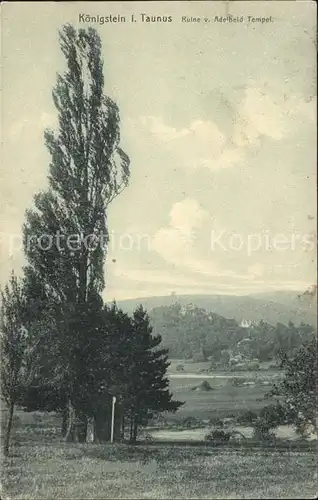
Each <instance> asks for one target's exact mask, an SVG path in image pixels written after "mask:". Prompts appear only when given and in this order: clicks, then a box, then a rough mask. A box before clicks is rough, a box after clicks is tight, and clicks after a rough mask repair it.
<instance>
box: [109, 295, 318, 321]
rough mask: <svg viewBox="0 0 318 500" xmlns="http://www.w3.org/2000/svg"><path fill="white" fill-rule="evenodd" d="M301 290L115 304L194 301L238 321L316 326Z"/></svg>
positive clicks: (147, 305)
mask: <svg viewBox="0 0 318 500" xmlns="http://www.w3.org/2000/svg"><path fill="white" fill-rule="evenodd" d="M299 294H301V292H285V291H277V292H271V293H263V294H255V295H242V296H237V295H167V296H161V297H143V298H136V299H128V300H122V301H118V305H119V306H120V307H121V308H122V309H123V310H125V311H127V312H129V313H131V312H132V311H133V310H134V309H135V307H136V306H137V305H138V304H143V306H144V307H145V308H146V309H147V310H148V312H149V314H150V316H151V310H152V309H155V308H158V307H161V306H169V305H172V304H175V303H179V304H180V305H186V304H194V305H195V306H197V307H199V308H204V309H206V310H207V311H209V312H212V313H215V314H218V315H220V316H223V317H224V318H230V319H235V320H236V321H237V322H238V323H241V321H242V320H244V319H245V320H248V321H257V322H258V321H260V320H263V321H266V322H267V323H270V324H272V325H276V323H284V324H287V323H288V322H289V321H292V322H293V323H294V324H295V325H299V324H300V323H302V322H303V323H308V324H310V325H314V326H316V324H317V316H316V312H315V308H311V307H309V305H308V303H307V302H305V301H303V300H300V299H298V295H299Z"/></svg>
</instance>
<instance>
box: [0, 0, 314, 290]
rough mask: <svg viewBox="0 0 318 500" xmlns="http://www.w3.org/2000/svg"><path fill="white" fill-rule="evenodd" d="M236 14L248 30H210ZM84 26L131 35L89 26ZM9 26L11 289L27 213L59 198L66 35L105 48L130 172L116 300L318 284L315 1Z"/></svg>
mask: <svg viewBox="0 0 318 500" xmlns="http://www.w3.org/2000/svg"><path fill="white" fill-rule="evenodd" d="M227 8H228V10H229V13H230V14H232V15H233V16H234V17H236V16H238V17H241V16H243V22H232V23H229V22H225V23H224V22H212V21H213V20H214V19H215V16H226V14H227ZM83 13H84V14H85V15H88V17H89V16H90V17H92V16H97V15H99V16H108V15H110V14H112V15H117V14H119V15H122V16H126V22H125V23H105V24H99V23H97V22H87V23H83V22H80V14H83ZM141 13H144V14H146V15H151V16H163V15H166V16H168V15H171V17H172V22H170V23H160V22H157V23H147V22H141ZM131 14H134V15H135V18H137V20H138V22H136V23H132V22H130V18H131ZM183 16H188V17H196V18H200V22H182V17H183ZM248 16H253V17H269V16H272V17H271V21H270V22H263V23H260V22H249V21H248ZM85 18H86V17H85ZM204 18H209V19H210V22H204ZM1 22H2V41H1V46H2V66H3V73H2V82H3V84H2V114H1V118H2V155H1V156H2V162H1V170H0V203H1V212H0V213H1V218H0V243H1V254H0V282H1V284H3V283H5V282H6V280H7V279H8V277H9V275H10V272H11V269H12V268H13V269H15V270H16V271H17V272H20V270H21V267H22V265H23V264H24V257H23V252H22V249H21V227H22V224H23V220H24V214H25V210H26V209H28V208H31V207H32V203H33V202H32V199H33V196H34V194H35V193H36V192H38V191H39V190H41V189H45V188H46V186H47V174H48V166H49V161H50V157H49V154H48V152H47V151H46V148H45V145H44V140H43V132H44V129H45V128H46V127H53V128H54V127H55V126H56V120H57V112H56V110H55V108H54V105H53V102H52V88H53V86H54V85H55V82H56V74H57V73H58V72H63V68H64V61H63V56H62V53H61V51H60V49H59V39H58V30H59V29H60V28H61V27H62V25H63V24H66V23H70V24H72V25H74V26H76V27H82V28H85V27H88V26H93V27H95V28H96V29H97V30H98V32H99V34H100V36H101V40H102V47H103V49H102V54H103V59H104V75H105V93H106V94H107V95H109V96H110V97H112V98H113V99H115V100H116V102H117V104H118V106H119V109H120V116H121V139H122V140H121V146H122V148H123V149H124V150H125V151H126V153H127V154H128V155H129V157H130V160H131V176H130V181H129V186H128V187H127V188H126V189H125V190H124V191H123V193H122V194H120V196H118V197H117V198H116V199H115V200H114V201H113V203H112V204H111V206H110V207H109V214H108V223H109V231H110V244H109V249H108V256H107V263H106V268H105V280H106V288H105V292H104V297H105V299H108V300H112V299H118V300H121V299H125V298H133V297H143V296H152V295H158V296H159V295H167V294H171V293H176V294H235V295H242V294H250V293H254V292H255V293H256V292H257V293H260V292H267V291H271V290H305V289H307V288H308V287H310V286H311V285H313V284H314V283H315V280H316V278H315V277H316V253H315V243H314V242H315V238H316V233H315V228H316V187H315V186H316V156H317V148H316V80H315V75H316V58H315V51H316V48H315V29H316V4H315V2H309V1H299V2H296V1H282V2H279V1H272V2H263V1H257V2H252V1H248V2H244V1H240V2H237V1H230V2H229V5H228V7H227V6H226V2H222V1H218V2H114V3H111V2H96V3H95V2H41V3H40V2H39V3H36V4H35V3H34V4H33V3H32V2H21V3H19V2H15V3H10V2H9V3H4V4H2V8H1Z"/></svg>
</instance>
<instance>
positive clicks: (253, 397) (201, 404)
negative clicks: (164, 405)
mask: <svg viewBox="0 0 318 500" xmlns="http://www.w3.org/2000/svg"><path fill="white" fill-rule="evenodd" d="M180 364H182V365H183V366H184V370H183V371H177V369H176V368H177V366H178V365H180ZM209 365H210V363H209V362H201V363H193V362H191V361H188V362H183V361H177V360H173V361H172V362H171V366H170V367H169V375H170V387H171V390H172V392H173V394H174V397H175V398H176V399H178V400H179V401H185V404H184V405H183V406H182V407H181V408H180V409H179V410H178V412H177V413H176V414H175V416H174V417H173V418H174V419H176V420H179V419H180V418H185V417H189V416H191V417H197V418H201V419H209V418H225V417H229V416H234V417H237V416H238V415H239V414H241V413H243V412H244V411H246V410H252V411H257V410H259V409H260V408H262V406H265V405H266V404H270V403H271V402H272V401H270V400H267V401H264V399H263V398H264V395H265V394H266V393H267V392H268V391H269V389H270V386H269V385H265V383H272V382H273V381H274V380H276V378H277V377H278V376H279V373H278V372H277V371H275V370H260V371H258V372H225V371H224V372H222V371H218V372H206V371H204V372H203V371H202V370H206V369H207V368H208V367H209ZM234 379H242V381H243V379H244V380H245V381H246V382H250V381H252V382H253V383H254V385H242V386H236V385H235V383H234ZM204 380H206V381H208V382H209V384H210V386H211V388H212V390H211V391H204V392H203V391H200V390H199V389H198V390H193V389H194V388H196V387H198V386H199V384H200V383H201V382H202V381H204ZM170 418H171V417H170Z"/></svg>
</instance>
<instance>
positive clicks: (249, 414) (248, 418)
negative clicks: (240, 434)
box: [237, 410, 257, 424]
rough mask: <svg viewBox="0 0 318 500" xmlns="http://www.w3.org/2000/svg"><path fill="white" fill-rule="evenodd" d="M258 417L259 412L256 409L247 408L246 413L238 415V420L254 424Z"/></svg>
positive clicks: (242, 422) (241, 422)
mask: <svg viewBox="0 0 318 500" xmlns="http://www.w3.org/2000/svg"><path fill="white" fill-rule="evenodd" d="M256 419H257V413H255V411H251V410H246V411H245V412H244V413H242V414H241V415H239V416H238V418H237V422H238V423H240V424H253V422H255V421H256Z"/></svg>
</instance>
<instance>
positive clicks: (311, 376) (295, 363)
mask: <svg viewBox="0 0 318 500" xmlns="http://www.w3.org/2000/svg"><path fill="white" fill-rule="evenodd" d="M281 368H282V369H283V370H284V379H283V380H282V382H281V383H280V384H276V385H275V386H274V388H273V390H272V391H271V392H270V394H269V396H276V397H277V398H278V399H279V400H281V401H280V402H281V405H282V407H283V408H284V412H285V418H286V421H287V422H290V423H293V424H296V425H297V426H298V428H301V427H302V425H304V424H307V423H310V424H311V425H313V427H314V428H315V429H316V430H317V416H318V415H317V412H318V405H317V402H318V399H317V398H318V385H317V375H318V371H317V340H316V339H313V340H312V341H310V342H307V343H305V344H304V345H302V346H301V347H300V348H299V349H298V350H297V352H296V353H295V354H294V356H288V355H286V353H282V354H281Z"/></svg>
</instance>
